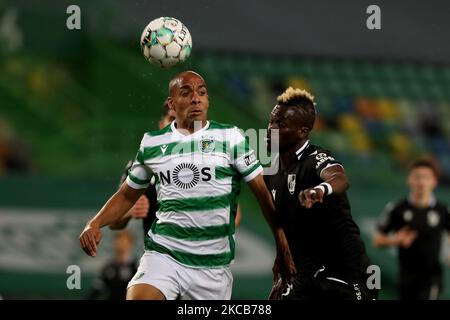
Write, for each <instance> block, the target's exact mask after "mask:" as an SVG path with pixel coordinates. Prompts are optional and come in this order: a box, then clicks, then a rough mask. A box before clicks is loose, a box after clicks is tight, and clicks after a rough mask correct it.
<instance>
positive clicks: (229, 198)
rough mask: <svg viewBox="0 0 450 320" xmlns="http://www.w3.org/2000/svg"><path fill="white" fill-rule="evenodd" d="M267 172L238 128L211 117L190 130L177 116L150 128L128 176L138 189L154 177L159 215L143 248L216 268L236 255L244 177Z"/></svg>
mask: <svg viewBox="0 0 450 320" xmlns="http://www.w3.org/2000/svg"><path fill="white" fill-rule="evenodd" d="M262 171H263V169H262V167H261V164H260V163H259V161H258V160H257V159H256V156H255V154H254V151H253V150H251V149H250V147H249V144H248V141H247V140H246V139H245V137H244V136H243V135H242V133H241V132H240V130H239V129H238V128H237V127H234V126H231V125H225V124H221V123H218V122H215V121H208V122H207V124H206V125H205V126H204V127H203V128H202V129H201V130H198V131H196V132H195V133H193V134H190V135H187V136H185V135H183V134H181V133H180V132H179V131H178V130H177V129H176V127H175V121H174V122H172V123H171V124H170V125H168V126H167V127H165V128H164V129H162V130H159V131H153V132H149V133H146V134H145V135H144V137H143V139H142V142H141V146H140V148H139V151H138V153H137V156H136V160H135V161H134V163H133V165H132V167H131V169H130V171H129V173H128V178H127V180H126V181H127V184H128V185H129V186H130V187H132V188H134V189H142V188H147V187H148V185H149V184H150V180H151V179H152V177H154V178H155V183H156V191H157V197H158V211H157V213H156V217H157V219H156V220H155V222H154V223H153V225H152V227H151V230H150V231H149V233H148V235H147V236H146V240H145V249H146V250H155V251H158V252H160V253H164V254H167V255H169V256H171V257H172V258H174V259H175V260H177V261H178V262H179V263H181V264H184V265H186V266H189V267H197V268H205V267H209V268H214V267H223V266H226V265H229V264H230V263H231V262H232V261H233V259H234V246H235V245H234V218H235V214H236V210H237V203H238V195H239V193H240V183H241V179H244V180H245V181H246V182H249V181H251V180H252V179H254V178H255V177H256V176H257V175H259V174H260V173H261V172H262Z"/></svg>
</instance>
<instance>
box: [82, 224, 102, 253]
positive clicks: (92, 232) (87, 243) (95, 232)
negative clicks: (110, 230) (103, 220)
mask: <svg viewBox="0 0 450 320" xmlns="http://www.w3.org/2000/svg"><path fill="white" fill-rule="evenodd" d="M79 239H80V245H81V248H82V249H83V250H84V252H86V254H87V255H89V256H91V257H95V255H96V254H97V246H98V244H99V243H100V240H101V239H102V233H101V231H100V228H99V227H97V226H95V225H93V224H90V223H88V224H87V225H86V227H85V228H84V230H83V232H81V234H80V238H79Z"/></svg>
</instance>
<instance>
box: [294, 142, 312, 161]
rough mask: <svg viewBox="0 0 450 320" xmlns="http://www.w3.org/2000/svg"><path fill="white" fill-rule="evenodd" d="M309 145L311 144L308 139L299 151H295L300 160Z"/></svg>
mask: <svg viewBox="0 0 450 320" xmlns="http://www.w3.org/2000/svg"><path fill="white" fill-rule="evenodd" d="M308 145H309V140H306V142H305V143H304V144H303V145H302V146H301V147H300V148H299V149H298V150H297V151H295V154H296V155H297V159H298V160H300V158H301V157H302V155H303V151H305V149H306V147H307V146H308Z"/></svg>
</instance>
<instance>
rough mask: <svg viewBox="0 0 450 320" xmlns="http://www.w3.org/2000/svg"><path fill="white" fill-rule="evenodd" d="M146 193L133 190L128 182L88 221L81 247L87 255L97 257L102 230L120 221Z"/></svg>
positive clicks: (140, 190)
mask: <svg viewBox="0 0 450 320" xmlns="http://www.w3.org/2000/svg"><path fill="white" fill-rule="evenodd" d="M144 192H145V189H139V190H137V189H133V188H131V187H129V186H128V185H127V183H126V182H124V183H123V184H122V186H121V187H120V189H119V190H118V191H117V192H116V193H115V194H114V195H113V196H112V197H111V198H110V199H109V200H108V201H107V202H106V204H105V205H104V206H103V208H101V209H100V211H99V212H98V213H97V214H96V215H95V217H94V218H92V219H91V220H89V221H88V223H87V224H86V227H85V228H84V230H83V232H82V233H81V234H80V237H79V239H80V245H81V248H82V249H83V250H84V252H86V254H88V255H90V256H91V257H95V255H96V252H97V245H98V244H99V243H100V240H101V237H102V234H101V231H100V229H101V228H102V227H104V226H107V225H109V224H111V223H114V222H116V221H118V220H119V219H120V218H121V217H122V216H123V215H125V214H126V213H127V212H128V211H129V210H130V209H131V207H132V206H133V205H134V204H135V202H136V201H137V199H139V197H140V196H141V195H142V194H143V193H144Z"/></svg>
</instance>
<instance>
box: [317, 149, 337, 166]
mask: <svg viewBox="0 0 450 320" xmlns="http://www.w3.org/2000/svg"><path fill="white" fill-rule="evenodd" d="M316 160H317V163H316V169H318V168H319V167H320V165H321V164H323V163H324V162H326V161H334V158H333V157H332V156H330V155H328V154H326V153H324V152H322V153H319V154H318V155H317V156H316Z"/></svg>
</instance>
